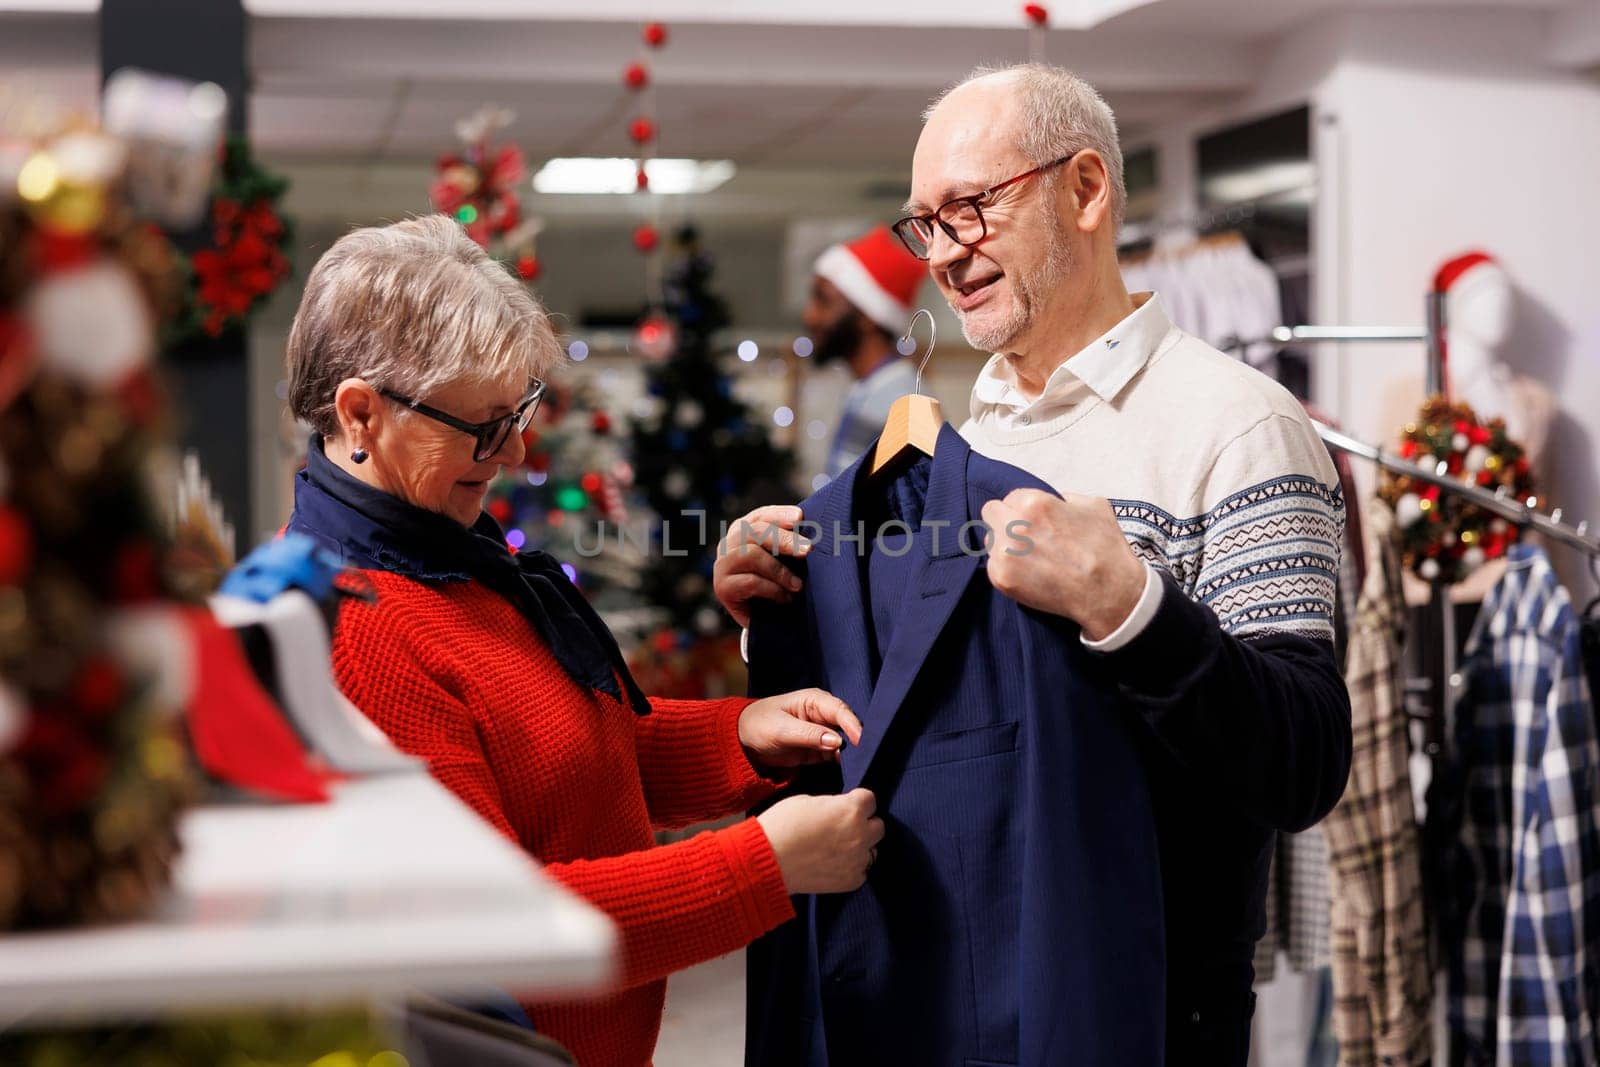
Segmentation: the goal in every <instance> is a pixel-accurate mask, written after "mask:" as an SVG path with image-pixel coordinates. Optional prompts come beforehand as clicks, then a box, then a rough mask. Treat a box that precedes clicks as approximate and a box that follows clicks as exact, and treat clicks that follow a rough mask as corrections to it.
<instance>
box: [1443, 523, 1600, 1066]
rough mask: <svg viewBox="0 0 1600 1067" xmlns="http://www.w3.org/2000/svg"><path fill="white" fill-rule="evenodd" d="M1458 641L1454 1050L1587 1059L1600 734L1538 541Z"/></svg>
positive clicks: (1591, 1036) (1598, 971)
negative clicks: (1459, 914)
mask: <svg viewBox="0 0 1600 1067" xmlns="http://www.w3.org/2000/svg"><path fill="white" fill-rule="evenodd" d="M1509 560H1510V567H1509V569H1508V570H1507V572H1506V576H1505V578H1504V579H1502V580H1501V582H1500V584H1499V585H1497V586H1496V587H1495V589H1494V590H1493V591H1492V592H1491V593H1490V594H1489V597H1488V599H1487V600H1485V601H1484V605H1483V613H1482V614H1481V615H1480V616H1479V619H1478V623H1477V625H1476V626H1474V627H1473V631H1472V636H1471V638H1470V639H1469V640H1468V642H1467V652H1466V660H1465V664H1464V673H1465V676H1466V679H1467V683H1466V692H1465V695H1464V697H1463V700H1462V702H1461V704H1460V706H1459V707H1458V710H1457V717H1456V737H1455V740H1456V745H1457V747H1458V750H1459V755H1460V759H1461V763H1462V766H1463V769H1464V771H1465V775H1466V778H1465V781H1466V804H1465V813H1466V817H1465V819H1464V820H1463V825H1462V830H1461V848H1462V850H1463V853H1464V858H1465V859H1466V865H1465V870H1466V871H1467V872H1468V873H1469V877H1468V879H1467V881H1466V884H1465V885H1463V886H1462V889H1463V891H1464V892H1465V893H1467V894H1468V899H1467V900H1466V901H1465V902H1464V904H1465V918H1466V937H1465V941H1464V943H1463V944H1461V945H1460V948H1459V953H1458V954H1455V955H1454V957H1453V958H1452V959H1451V961H1450V968H1449V972H1450V973H1449V977H1450V1004H1449V1020H1450V1029H1451V1033H1452V1036H1453V1038H1454V1040H1455V1042H1456V1043H1457V1044H1458V1045H1459V1047H1460V1052H1461V1054H1462V1060H1463V1061H1464V1062H1466V1063H1470V1064H1479V1063H1483V1064H1487V1063H1491V1062H1493V1063H1495V1064H1499V1065H1506V1067H1509V1065H1516V1067H1524V1065H1532V1067H1540V1065H1545V1064H1586V1065H1592V1064H1595V1063H1596V1062H1597V1061H1600V1056H1597V1051H1596V1047H1595V1036H1596V1035H1595V1022H1594V1020H1595V1012H1596V1009H1597V1007H1600V945H1597V944H1596V943H1595V942H1596V938H1597V936H1600V829H1597V826H1596V809H1595V805H1596V803H1597V802H1600V789H1597V784H1600V782H1597V774H1600V745H1597V743H1596V736H1595V723H1594V713H1593V710H1592V707H1591V704H1590V701H1589V694H1588V686H1587V684H1586V682H1585V680H1584V677H1583V668H1582V661H1581V654H1580V650H1579V627H1578V620H1577V616H1576V614H1575V613H1574V612H1573V610H1572V604H1571V601H1570V600H1569V598H1568V596H1567V593H1566V591H1565V590H1564V589H1562V588H1561V586H1560V585H1559V584H1558V583H1557V581H1556V577H1555V572H1554V571H1553V570H1552V569H1551V567H1550V561H1549V559H1548V558H1547V557H1546V556H1545V554H1544V552H1543V550H1542V549H1539V548H1535V547H1532V546H1527V545H1519V546H1516V547H1514V548H1513V549H1512V550H1511V554H1510V557H1509Z"/></svg>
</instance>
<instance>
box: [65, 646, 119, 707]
mask: <svg viewBox="0 0 1600 1067" xmlns="http://www.w3.org/2000/svg"><path fill="white" fill-rule="evenodd" d="M122 696H123V684H122V671H121V670H119V669H118V668H117V665H116V664H115V663H114V662H112V661H111V659H110V658H109V657H106V656H96V657H94V658H92V659H90V660H89V661H88V662H87V663H85V664H84V665H83V667H82V669H80V670H79V671H78V676H77V677H76V678H75V679H73V681H72V703H73V706H74V707H75V708H76V709H77V711H78V712H79V713H80V714H82V715H83V716H85V717H86V718H89V719H100V718H103V717H104V716H105V715H106V714H107V713H109V712H112V711H115V710H116V709H117V708H119V707H121V706H122Z"/></svg>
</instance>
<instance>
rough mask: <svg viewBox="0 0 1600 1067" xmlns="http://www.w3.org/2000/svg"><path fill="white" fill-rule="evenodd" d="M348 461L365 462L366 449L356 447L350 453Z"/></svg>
mask: <svg viewBox="0 0 1600 1067" xmlns="http://www.w3.org/2000/svg"><path fill="white" fill-rule="evenodd" d="M350 461H351V462H352V463H365V462H366V461H367V450H366V449H364V448H358V449H356V450H355V451H354V452H352V453H350Z"/></svg>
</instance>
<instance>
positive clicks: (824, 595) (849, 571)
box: [804, 453, 872, 714]
mask: <svg viewBox="0 0 1600 1067" xmlns="http://www.w3.org/2000/svg"><path fill="white" fill-rule="evenodd" d="M869 454H870V453H869ZM854 484H855V478H854V477H852V476H841V477H839V478H837V479H835V480H834V481H833V482H831V483H830V484H829V485H828V486H827V487H826V488H824V489H823V490H822V492H821V493H819V494H817V495H816V496H814V497H812V503H813V504H814V505H817V507H815V508H813V507H806V508H805V509H804V511H805V518H806V521H807V522H808V523H809V522H815V523H816V524H817V527H818V528H819V529H818V530H816V532H815V536H816V543H815V544H814V546H813V547H812V550H811V553H810V554H809V555H808V556H807V557H806V564H805V572H806V573H805V582H806V594H807V595H808V596H809V597H810V599H811V605H812V612H813V617H814V619H815V621H816V626H817V633H818V634H819V636H820V640H821V646H822V652H823V655H822V670H823V675H824V677H825V678H826V680H827V688H828V691H829V692H831V693H832V694H833V695H834V696H836V697H838V698H839V699H840V700H843V701H844V702H845V703H846V704H849V705H850V707H851V708H852V709H854V710H855V711H856V712H857V714H860V711H861V709H863V708H865V707H866V705H867V701H868V700H870V699H871V697H872V666H871V664H870V663H869V662H868V655H867V650H868V647H869V646H868V634H867V630H866V628H867V627H868V626H870V625H872V620H870V619H869V618H867V613H866V608H865V606H864V602H863V599H862V596H861V571H860V568H859V567H858V566H857V552H859V551H864V549H862V548H860V546H857V545H854V544H850V543H846V544H845V545H844V546H843V547H842V548H841V547H840V546H839V543H838V541H837V539H836V535H837V534H839V533H841V532H843V533H844V534H845V535H846V536H853V535H854V532H855V525H854V522H853V520H852V517H851V512H852V510H853V509H852V508H851V499H852V497H853V495H854V494H853V492H852V487H853V486H854ZM813 510H816V511H817V514H812V512H813ZM807 532H808V533H809V532H810V531H807Z"/></svg>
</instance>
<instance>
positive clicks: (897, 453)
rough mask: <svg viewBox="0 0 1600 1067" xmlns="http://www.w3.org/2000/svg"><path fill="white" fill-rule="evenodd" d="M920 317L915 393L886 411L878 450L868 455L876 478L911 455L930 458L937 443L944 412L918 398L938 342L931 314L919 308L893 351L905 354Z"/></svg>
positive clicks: (936, 404) (929, 399)
mask: <svg viewBox="0 0 1600 1067" xmlns="http://www.w3.org/2000/svg"><path fill="white" fill-rule="evenodd" d="M924 315H926V316H927V317H928V348H927V351H925V352H923V353H922V359H921V360H920V361H918V363H917V381H916V385H915V386H914V388H915V390H916V391H915V392H913V393H907V394H906V395H905V396H903V397H901V398H900V399H899V400H896V401H895V402H894V406H893V407H891V408H890V409H889V418H888V419H887V420H886V421H885V422H884V424H883V433H882V434H880V435H879V436H878V448H877V450H876V451H875V452H873V454H872V470H871V472H870V473H871V474H878V473H880V472H882V471H883V470H884V469H886V468H888V467H891V466H894V465H895V464H896V463H898V462H899V461H900V460H901V459H903V458H905V457H906V456H909V455H911V454H912V453H913V452H921V453H922V454H923V455H925V456H931V455H933V450H934V448H935V447H936V446H937V445H938V443H939V428H940V427H942V426H943V425H944V411H943V410H941V409H940V407H939V402H938V401H937V400H935V399H934V398H933V397H931V396H923V395H922V369H923V368H924V367H926V366H927V365H928V360H929V359H931V358H932V357H933V346H934V345H935V344H936V343H937V341H938V338H939V330H938V327H937V326H935V325H934V321H933V313H932V312H930V311H929V310H928V309H927V308H919V309H918V310H917V313H916V314H915V315H913V316H911V325H910V326H907V327H906V335H905V336H904V337H902V338H900V343H899V344H898V345H897V346H896V347H897V348H899V349H900V350H901V351H904V350H905V347H906V345H907V344H909V343H910V341H911V335H912V333H913V332H914V331H915V330H916V328H917V320H918V319H920V318H922V316H924Z"/></svg>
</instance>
